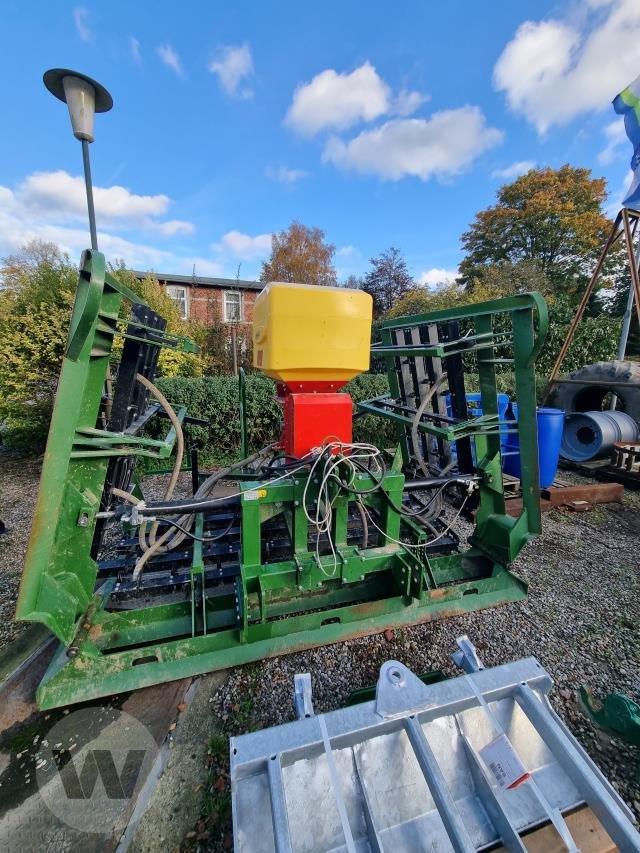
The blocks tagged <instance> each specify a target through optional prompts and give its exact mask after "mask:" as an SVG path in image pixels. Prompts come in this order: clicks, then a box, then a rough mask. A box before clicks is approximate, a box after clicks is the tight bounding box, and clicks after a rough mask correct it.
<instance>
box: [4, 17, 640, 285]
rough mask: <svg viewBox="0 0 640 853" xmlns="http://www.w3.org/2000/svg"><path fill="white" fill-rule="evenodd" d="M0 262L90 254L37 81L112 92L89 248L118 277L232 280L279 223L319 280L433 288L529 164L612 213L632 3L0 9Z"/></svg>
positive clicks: (638, 57)
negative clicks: (386, 278) (357, 278)
mask: <svg viewBox="0 0 640 853" xmlns="http://www.w3.org/2000/svg"><path fill="white" fill-rule="evenodd" d="M0 63H1V64H2V77H1V79H2V81H3V82H2V84H0V101H1V111H0V115H2V133H1V134H0V255H6V254H7V253H8V252H11V251H14V250H15V249H16V248H18V247H19V246H20V245H21V244H22V243H24V242H25V240H27V239H29V238H32V237H41V238H43V239H49V240H52V241H54V242H57V243H58V244H59V245H60V246H61V247H62V248H64V249H65V250H66V251H69V253H70V254H71V255H72V256H73V257H74V258H76V257H77V256H78V255H79V252H80V251H81V249H82V248H83V247H84V246H86V245H87V244H88V242H89V239H88V234H87V225H86V214H85V206H84V195H83V186H82V181H81V179H80V176H81V152H80V145H79V143H77V142H76V141H75V140H74V138H73V136H72V134H71V130H70V126H69V122H68V117H67V114H66V108H65V107H64V106H63V105H62V104H61V103H60V102H58V101H56V100H55V99H54V98H53V97H52V96H51V95H50V94H49V93H48V92H46V90H45V89H44V87H43V85H42V73H43V72H44V71H45V70H46V69H47V68H50V67H68V68H73V69H77V70H80V71H83V72H84V73H87V74H89V75H91V76H93V77H95V78H96V79H97V80H99V81H100V82H101V83H103V84H104V85H105V86H106V87H107V88H108V89H109V90H110V91H111V93H112V95H113V98H114V102H115V106H114V109H113V110H112V111H111V112H110V113H107V114H104V115H99V116H97V117H96V142H95V143H94V144H93V145H92V148H91V153H92V164H93V177H94V183H95V186H96V208H97V216H98V230H99V239H100V248H101V249H102V250H103V251H104V252H105V254H106V255H107V256H108V258H109V259H111V260H113V259H115V258H122V259H124V261H125V262H126V263H127V264H128V265H130V266H134V267H137V268H144V269H150V268H151V269H155V270H156V271H161V272H176V273H178V272H180V273H190V272H191V271H192V269H193V265H194V264H195V268H196V273H200V274H201V275H216V274H217V275H227V276H235V273H236V269H237V266H238V264H241V265H242V266H241V276H242V277H243V278H251V277H254V276H257V275H258V274H259V270H260V260H261V259H262V258H263V257H265V255H266V254H268V247H269V242H270V237H269V235H270V234H271V233H272V232H273V231H276V230H280V229H282V228H286V227H287V225H288V224H289V223H290V221H291V220H292V219H299V220H300V221H302V222H304V223H305V224H308V225H316V226H319V227H321V228H323V229H324V231H325V232H326V236H327V239H328V240H330V241H331V242H332V243H334V244H335V246H336V248H337V256H336V266H337V269H338V273H339V277H340V278H341V279H344V278H345V277H346V276H347V275H349V274H350V273H356V274H359V273H362V272H364V271H366V269H367V267H368V259H369V258H370V257H371V256H372V255H376V254H378V253H380V252H381V251H382V250H384V249H385V248H387V247H388V246H390V245H395V246H397V247H398V248H399V249H400V250H401V251H402V252H403V253H404V255H405V256H406V258H407V262H408V264H409V268H410V270H411V272H412V274H413V275H414V276H415V278H416V279H417V280H420V281H422V282H424V283H427V284H430V285H434V284H436V283H437V282H438V280H441V279H444V278H446V277H447V276H450V275H453V273H454V272H455V270H456V268H457V265H458V263H459V261H460V260H461V257H462V253H461V248H460V235H461V234H462V232H463V231H464V230H465V229H466V228H467V227H468V225H469V223H470V222H471V221H472V219H473V216H474V214H475V213H476V212H477V211H478V210H480V209H482V208H483V207H486V206H487V205H489V204H491V203H493V201H494V198H495V191H496V189H497V187H498V186H499V185H500V184H501V183H502V182H504V180H505V179H508V178H511V177H514V176H515V175H516V174H518V173H519V172H520V171H522V170H526V168H527V167H528V166H530V165H533V164H535V165H538V166H545V165H550V166H553V167H557V166H560V165H562V164H563V163H565V162H569V163H571V164H573V165H576V166H586V167H588V168H590V169H592V170H593V171H594V174H596V175H604V176H605V177H606V178H607V180H608V182H609V189H610V193H611V197H610V202H609V204H610V206H611V209H612V210H615V208H616V206H617V204H619V200H620V198H621V196H622V194H623V190H624V188H625V186H626V184H627V183H628V176H629V159H630V156H631V153H632V151H631V145H630V144H629V143H628V142H627V141H626V138H625V136H624V130H623V127H622V121H621V119H619V118H617V117H616V116H615V114H614V112H613V110H612V108H611V104H610V102H611V100H612V99H613V97H614V96H615V95H616V94H617V93H618V91H620V89H622V88H623V87H624V86H626V85H627V84H628V83H630V82H631V81H632V80H633V79H634V78H635V77H636V76H637V75H638V74H639V73H640V2H638V0H582V2H578V1H577V2H569V3H548V2H544V0H537V2H527V0H521V2H518V3H514V2H507V0H492V2H487V3H457V4H454V3H450V4H443V3H435V2H431V3H430V2H424V0H422V2H417V0H406V2H403V3H397V2H396V3H390V2H377V3H371V2H364V0H362V2H361V1H360V0H358V2H351V3H348V2H344V0H343V2H335V0H325V1H324V2H323V3H321V4H305V3H293V2H275V0H273V2H269V3H264V2H257V1H256V2H235V3H222V2H209V3H205V2H200V3H196V2H189V0H184V1H183V2H182V3H175V2H171V3H169V2H163V0H157V2H154V3H151V2H137V3H131V2H123V1H122V0H112V2H109V3H106V2H101V3H98V2H83V3H76V4H73V3H64V2H56V3H46V4H45V3H40V2H38V3H36V2H28V1H27V2H24V1H23V2H18V0H5V2H4V3H3V18H2V24H1V26H0Z"/></svg>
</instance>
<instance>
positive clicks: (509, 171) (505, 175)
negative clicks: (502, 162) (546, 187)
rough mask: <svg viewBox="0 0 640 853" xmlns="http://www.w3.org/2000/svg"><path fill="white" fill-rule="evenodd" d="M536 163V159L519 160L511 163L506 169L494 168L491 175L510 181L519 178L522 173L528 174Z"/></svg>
mask: <svg viewBox="0 0 640 853" xmlns="http://www.w3.org/2000/svg"><path fill="white" fill-rule="evenodd" d="M535 165H536V162H535V160H518V161H517V162H515V163H511V165H510V166H505V167H504V169H494V170H493V172H491V177H492V178H502V179H503V180H506V181H509V180H511V179H512V178H519V177H520V175H526V173H527V172H528V171H529V170H530V169H533V168H534V166H535Z"/></svg>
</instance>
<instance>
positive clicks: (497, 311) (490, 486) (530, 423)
mask: <svg viewBox="0 0 640 853" xmlns="http://www.w3.org/2000/svg"><path fill="white" fill-rule="evenodd" d="M500 316H507V317H510V320H511V323H510V329H509V331H507V332H505V331H494V323H495V320H496V318H498V317H500ZM453 320H466V321H470V322H471V323H472V324H473V330H474V332H475V334H470V335H467V336H465V337H464V338H462V339H460V340H459V341H448V342H443V343H441V344H437V345H436V344H434V345H432V346H426V345H425V346H406V345H405V346H402V345H398V346H395V345H394V342H393V335H392V333H393V332H394V331H395V330H397V329H404V328H407V327H416V326H430V325H433V324H437V323H447V322H450V321H453ZM548 326H549V318H548V311H547V305H546V303H545V301H544V299H543V297H542V296H541V294H539V293H524V294H520V295H518V296H511V297H507V298H506V299H496V300H491V301H488V302H480V303H476V304H474V305H467V306H464V307H460V308H452V309H447V310H442V311H434V312H431V313H429V314H418V315H409V316H404V317H396V318H394V319H393V320H388V321H386V322H384V323H382V324H381V327H380V329H381V336H382V346H381V347H379V348H377V349H376V350H375V351H376V352H379V353H381V354H384V356H385V360H386V363H387V374H388V378H389V388H390V396H389V397H388V398H384V397H378V398H375V399H374V400H365V401H363V402H361V403H359V404H358V408H359V409H360V410H361V411H363V412H368V413H372V414H377V415H380V416H381V417H385V418H388V419H390V420H392V421H394V422H395V423H396V424H398V438H399V440H400V445H401V448H402V452H403V457H404V461H405V464H408V463H409V462H410V458H411V452H410V450H409V447H408V443H407V440H406V427H410V426H412V425H413V419H412V418H411V417H409V416H408V415H405V414H402V413H400V412H398V411H394V410H393V409H392V408H391V407H385V406H386V401H387V402H388V401H389V400H397V399H398V397H399V395H400V390H399V386H398V381H397V378H396V372H395V359H396V358H397V357H398V356H419V355H424V356H431V357H439V358H445V357H447V356H448V355H452V354H455V353H462V352H464V353H471V352H473V353H475V354H476V358H477V366H478V375H479V383H480V395H481V400H482V410H483V415H482V416H481V417H477V418H472V419H470V420H468V421H465V422H462V423H459V424H454V425H445V426H440V425H436V424H434V423H428V422H425V421H422V422H421V423H420V424H419V427H418V428H419V429H420V430H421V431H423V432H426V433H428V434H429V435H433V436H436V437H440V438H443V439H446V440H447V441H455V440H456V439H459V438H463V437H465V436H473V437H474V440H475V445H476V458H477V460H478V461H477V469H478V472H479V473H480V474H481V475H482V480H481V482H480V484H479V494H480V499H479V507H478V511H477V513H476V518H475V522H476V527H475V531H474V533H473V536H472V538H471V540H470V541H471V543H472V544H473V545H474V546H476V547H478V548H480V550H482V551H483V552H484V553H486V554H487V555H488V556H490V557H492V558H493V559H496V560H497V561H499V562H501V563H502V564H504V565H508V564H509V563H511V562H512V561H513V560H514V559H515V558H516V556H517V554H518V553H519V551H520V550H521V549H522V547H523V546H524V545H525V543H526V542H527V541H528V539H529V538H530V537H531V536H535V535H537V534H539V533H540V531H541V529H542V519H541V512H540V481H539V472H538V432H537V419H536V389H535V360H536V358H537V356H538V354H539V352H540V349H541V348H542V345H543V344H544V341H545V338H546V335H547V331H548ZM461 343H463V344H464V346H462V347H461V346H460V344H461ZM498 345H500V346H504V345H508V346H509V347H510V348H511V350H512V353H513V357H512V358H507V359H502V358H496V354H495V348H496V346H498ZM498 363H510V364H512V365H513V370H514V374H515V384H516V398H517V400H518V422H517V424H516V423H515V422H513V423H512V422H506V421H500V420H499V417H498V399H497V397H498V390H497V386H496V364H498ZM505 428H506V430H507V431H517V432H518V433H519V436H520V467H521V478H520V479H521V489H522V499H523V501H522V502H523V509H522V512H521V514H520V516H519V517H518V518H512V517H511V516H508V515H506V513H505V500H504V484H503V479H502V461H501V456H500V432H501V431H502V430H505Z"/></svg>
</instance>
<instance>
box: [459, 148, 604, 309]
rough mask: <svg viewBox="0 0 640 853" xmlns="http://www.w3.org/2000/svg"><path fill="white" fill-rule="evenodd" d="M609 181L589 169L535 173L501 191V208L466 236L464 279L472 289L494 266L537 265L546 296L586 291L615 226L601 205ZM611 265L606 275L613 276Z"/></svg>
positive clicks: (482, 215) (483, 214)
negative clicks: (611, 230) (612, 226)
mask: <svg viewBox="0 0 640 853" xmlns="http://www.w3.org/2000/svg"><path fill="white" fill-rule="evenodd" d="M606 197H607V190H606V181H605V179H604V178H592V177H591V171H590V170H589V169H581V168H574V167H573V166H569V165H565V166H562V168H560V169H551V168H545V169H531V170H530V171H529V172H527V173H526V174H525V175H521V176H520V177H519V178H517V179H516V180H515V181H513V182H511V183H509V184H504V185H503V186H502V187H500V189H499V190H498V201H497V204H495V205H493V206H492V207H488V208H487V209H486V210H482V211H480V212H479V213H478V214H477V215H476V218H475V220H474V221H473V223H472V224H471V227H470V228H469V230H468V231H466V232H465V233H464V234H463V235H462V245H463V248H464V249H465V251H466V257H465V258H464V260H463V261H462V263H461V265H460V275H461V280H462V282H463V284H464V285H465V287H466V288H467V289H472V288H473V287H474V285H475V284H477V283H478V282H481V281H482V280H483V279H485V278H486V277H487V275H490V274H491V272H490V271H491V270H492V269H493V268H494V265H496V264H497V265H499V266H502V265H505V264H506V265H509V266H510V268H511V269H517V268H518V267H519V266H520V265H522V264H523V263H528V264H535V266H536V269H537V275H538V276H539V277H540V280H541V281H542V282H543V283H544V284H545V288H546V292H548V293H560V294H567V295H569V296H570V297H571V298H572V299H573V300H574V301H575V300H576V299H578V298H579V296H580V295H581V293H582V292H583V288H584V287H585V285H586V283H587V281H588V279H589V277H590V276H591V272H592V270H593V268H594V266H595V263H596V260H597V258H598V255H599V253H600V251H601V249H602V247H603V245H604V242H605V240H606V237H607V234H608V232H609V229H610V228H611V222H610V220H609V219H608V218H607V216H606V215H605V214H604V212H603V209H602V206H603V204H604V202H605V200H606ZM613 266H614V264H613V260H612V264H611V265H610V266H609V268H608V269H607V270H606V271H605V272H606V273H609V274H610V273H611V272H612V271H613Z"/></svg>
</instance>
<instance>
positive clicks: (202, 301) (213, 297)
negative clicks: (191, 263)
mask: <svg viewBox="0 0 640 853" xmlns="http://www.w3.org/2000/svg"><path fill="white" fill-rule="evenodd" d="M185 289H186V291H187V305H188V319H189V320H195V321H196V322H197V323H202V324H203V325H205V326H206V325H208V324H209V323H213V322H215V321H216V320H222V319H223V317H224V293H225V291H224V290H223V289H221V288H220V289H218V288H215V287H186V288H185ZM240 292H241V294H242V320H243V322H242V323H241V324H240V325H241V326H247V327H248V328H250V326H251V324H252V323H253V304H254V302H255V301H256V297H257V295H258V292H257V291H255V290H241V291H240Z"/></svg>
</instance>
